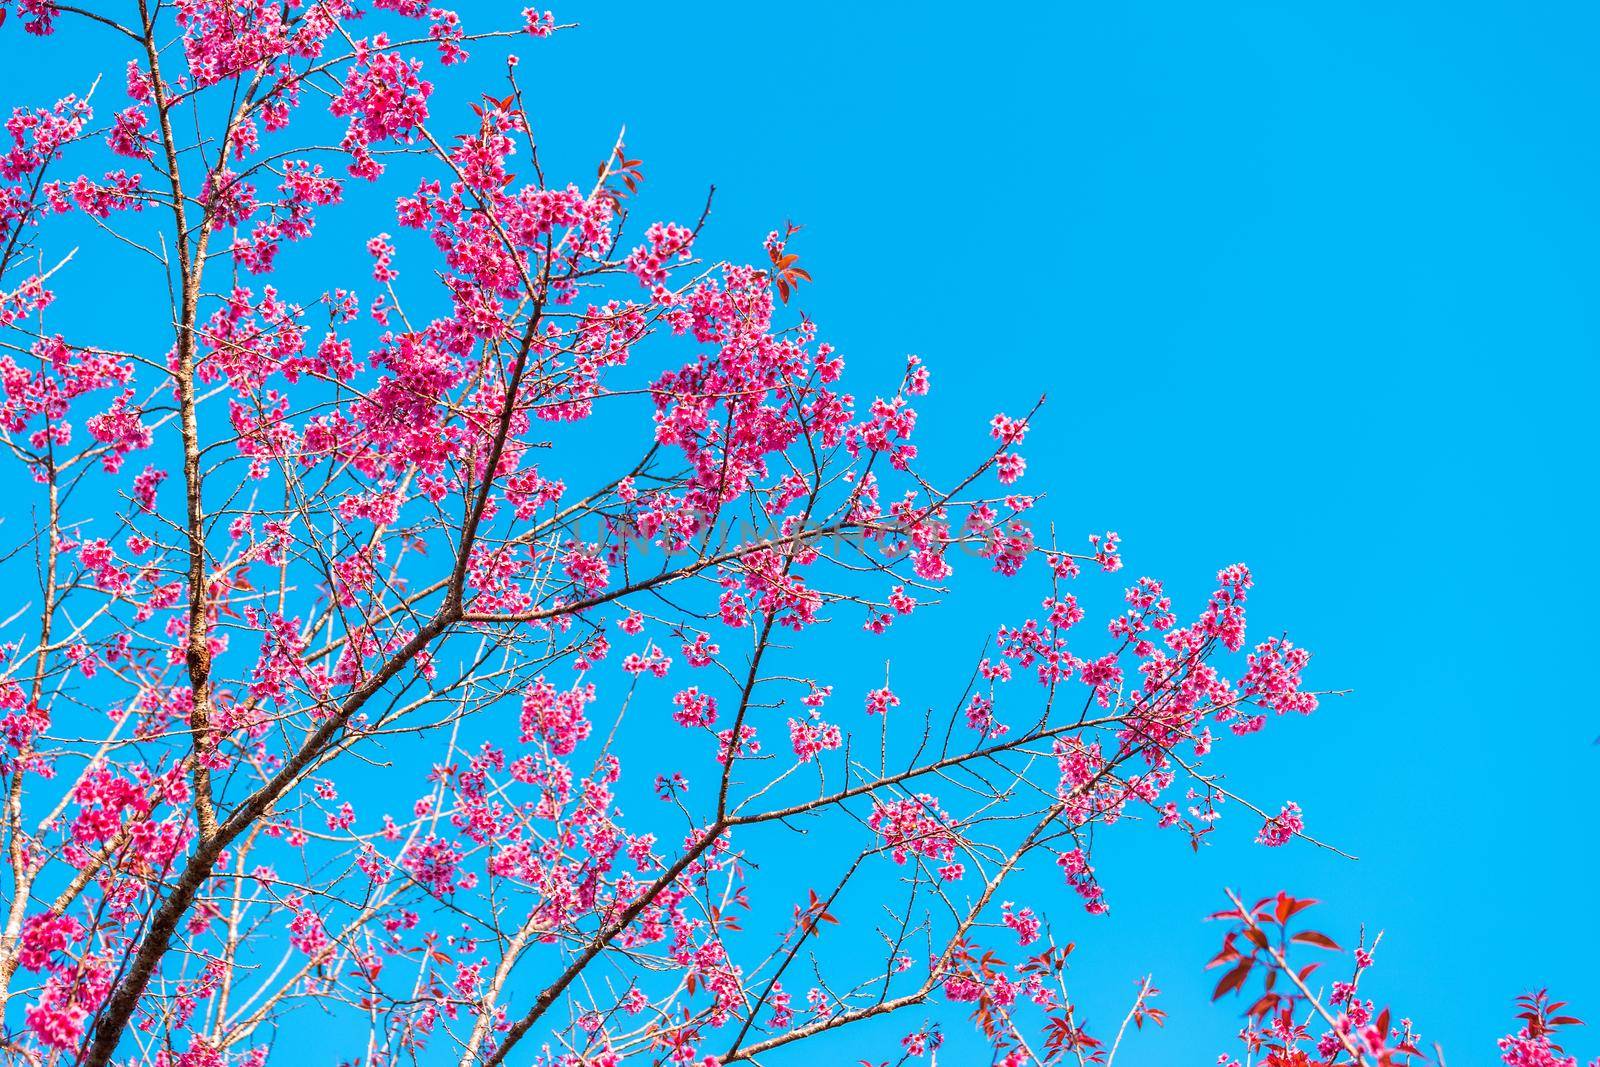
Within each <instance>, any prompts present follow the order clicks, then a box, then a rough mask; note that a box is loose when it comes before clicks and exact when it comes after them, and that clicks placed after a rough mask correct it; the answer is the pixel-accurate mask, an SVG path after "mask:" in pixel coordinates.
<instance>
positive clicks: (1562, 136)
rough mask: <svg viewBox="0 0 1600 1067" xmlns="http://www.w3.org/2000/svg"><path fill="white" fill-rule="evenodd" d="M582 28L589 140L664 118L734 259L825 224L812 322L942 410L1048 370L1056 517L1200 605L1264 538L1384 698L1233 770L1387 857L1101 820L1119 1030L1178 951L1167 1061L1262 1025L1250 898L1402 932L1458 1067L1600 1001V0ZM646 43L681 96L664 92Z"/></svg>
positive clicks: (1275, 576) (683, 169)
mask: <svg viewBox="0 0 1600 1067" xmlns="http://www.w3.org/2000/svg"><path fill="white" fill-rule="evenodd" d="M574 14H575V15H577V17H579V18H580V19H582V21H583V22H584V23H585V27H584V29H583V30H581V31H579V32H578V33H575V34H573V35H572V36H571V37H569V38H568V39H566V40H564V41H556V42H552V48H551V50H550V55H549V57H548V58H547V61H548V62H550V63H551V64H552V65H553V66H554V67H555V69H556V71H557V72H558V73H557V74H556V76H557V78H558V80H559V79H563V78H566V77H569V76H570V77H577V76H579V74H580V72H582V71H584V70H586V69H592V67H591V65H592V64H596V63H598V64H601V65H602V68H603V69H608V70H615V71H617V72H618V75H617V77H615V78H613V79H610V80H609V82H603V83H602V84H601V85H599V86H598V87H589V86H586V87H585V89H584V97H585V104H584V106H583V107H582V108H579V109H577V110H578V113H579V114H580V115H581V123H580V126H581V128H574V129H573V131H572V136H574V137H583V136H587V137H590V138H600V137H602V136H603V135H604V133H605V132H607V131H608V130H609V128H610V126H611V125H613V124H615V123H618V122H621V121H624V120H625V121H626V122H627V123H628V124H629V131H630V134H629V143H630V147H635V148H637V150H638V153H639V154H641V155H642V156H643V157H644V158H645V159H647V160H648V161H650V171H649V174H650V176H651V179H652V181H653V182H655V185H654V187H653V188H652V190H651V194H650V195H651V197H652V198H661V199H663V200H665V201H667V202H669V203H670V202H672V201H673V200H674V199H676V200H678V201H680V202H684V203H693V202H694V200H693V197H694V195H695V193H696V192H697V191H698V189H699V188H700V187H701V186H703V185H704V184H705V183H707V182H712V181H714V182H716V183H717V185H718V212H717V215H716V218H715V223H714V229H713V232H712V235H711V239H712V240H713V241H715V242H718V245H719V248H726V249H727V250H728V251H729V252H730V254H731V253H733V252H734V251H736V250H737V249H738V248H739V243H740V242H741V241H744V242H753V241H755V240H756V239H758V238H759V236H760V235H761V234H762V233H764V232H765V230H766V229H767V228H769V227H770V226H771V225H773V224H775V223H776V222H777V221H779V220H780V219H781V218H782V217H784V216H790V217H793V218H795V219H797V220H799V221H803V222H805V223H806V224H807V227H808V228H807V231H806V233H805V234H804V235H803V236H804V237H805V244H804V245H803V246H801V247H802V249H803V251H804V252H805V255H806V262H807V265H808V266H809V267H810V268H811V269H812V271H813V273H814V274H815V275H816V277H817V280H818V281H817V285H816V286H815V287H814V288H813V289H812V290H811V291H809V292H807V293H806V294H805V305H806V308H807V310H808V311H810V312H811V313H812V314H813V315H815V316H816V317H817V318H818V319H819V321H820V322H821V323H822V324H823V325H824V328H825V330H826V332H827V334H828V335H829V336H831V337H833V338H834V339H835V340H836V341H838V342H839V343H840V344H841V346H842V348H843V350H844V351H845V352H846V354H847V355H848V356H849V357H851V358H853V359H854V360H856V361H857V365H858V366H859V363H860V362H861V361H863V360H873V361H879V360H881V361H882V363H883V364H885V365H889V364H892V363H893V362H894V361H896V360H898V359H899V358H900V356H901V354H902V353H903V352H907V351H911V352H917V353H919V354H921V355H922V356H923V357H924V358H925V359H927V360H928V361H929V363H930V364H931V365H932V366H933V367H934V369H935V381H936V383H937V387H936V389H935V392H934V395H933V397H932V398H930V399H931V400H932V401H933V403H932V404H931V405H930V407H931V408H932V409H933V410H931V411H930V412H929V414H928V417H927V425H928V426H930V427H935V426H937V425H939V422H938V421H936V419H942V420H944V421H945V423H946V424H947V425H949V424H954V425H958V426H961V427H962V430H963V432H965V425H964V420H967V421H970V420H971V419H973V418H975V417H982V416H983V415H985V414H987V413H988V412H989V411H991V410H995V409H1002V408H1004V409H1013V410H1014V409H1015V408H1017V407H1019V406H1020V402H1019V397H1027V396H1030V395H1032V393H1034V392H1036V391H1038V390H1039V389H1041V388H1042V389H1044V390H1047V391H1048V392H1049V393H1050V396H1051V401H1050V404H1049V406H1048V408H1047V410H1046V413H1045V416H1044V417H1043V420H1042V423H1041V425H1040V428H1039V430H1038V431H1037V432H1036V434H1035V435H1034V436H1032V437H1031V438H1030V442H1029V443H1030V448H1029V449H1028V453H1029V457H1030V467H1029V481H1031V483H1032V486H1033V487H1034V488H1035V489H1039V488H1043V489H1046V490H1048V491H1049V492H1050V493H1051V494H1052V500H1051V502H1050V503H1049V505H1047V510H1048V514H1049V515H1050V517H1051V518H1052V519H1054V520H1055V522H1056V523H1057V524H1058V527H1060V528H1062V529H1065V530H1070V531H1073V532H1074V533H1076V532H1078V531H1083V532H1087V531H1089V530H1091V529H1099V528H1105V527H1108V526H1109V527H1112V528H1115V529H1118V530H1119V531H1120V532H1121V533H1122V534H1123V535H1124V538H1125V543H1126V545H1127V553H1128V557H1129V560H1130V568H1131V569H1132V570H1133V572H1134V573H1150V574H1154V575H1157V576H1161V577H1165V578H1167V579H1168V580H1169V581H1170V582H1171V583H1173V584H1174V585H1175V586H1176V587H1177V588H1179V589H1181V590H1184V591H1185V592H1187V593H1188V594H1189V601H1188V602H1189V603H1190V604H1193V603H1194V602H1195V600H1196V598H1198V597H1199V596H1200V595H1202V593H1203V587H1204V584H1205V582H1206V581H1207V580H1208V579H1209V578H1210V576H1211V574H1212V572H1214V571H1215V569H1216V568H1217V567H1218V566H1220V565H1222V564H1225V563H1228V562H1231V561H1233V560H1235V559H1240V560H1244V561H1247V562H1248V563H1250V564H1251V565H1252V567H1253V568H1254V569H1255V572H1256V576H1257V582H1258V586H1257V591H1256V593H1254V594H1253V595H1252V598H1251V601H1252V603H1251V606H1252V608H1253V609H1254V615H1253V619H1254V623H1255V626H1256V630H1255V633H1256V634H1257V636H1261V635H1263V634H1264V633H1270V632H1273V630H1275V629H1276V628H1277V627H1279V626H1284V627H1288V628H1290V629H1291V630H1292V634H1293V636H1294V637H1295V638H1296V639H1297V640H1300V641H1302V642H1303V643H1305V644H1307V645H1308V646H1310V647H1312V648H1313V649H1315V650H1316V651H1317V658H1316V660H1315V662H1314V668H1315V672H1314V673H1315V679H1316V681H1317V683H1318V684H1319V685H1323V686H1328V687H1349V688H1351V689H1353V690H1354V693H1353V694H1352V695H1351V696H1349V697H1347V698H1345V699H1343V700H1339V701H1330V702H1328V703H1327V704H1326V705H1325V707H1324V709H1323V711H1322V712H1321V713H1319V714H1318V715H1317V716H1315V717H1313V718H1311V719H1308V720H1304V721H1287V720H1285V721H1278V722H1274V723H1273V724H1271V728H1270V729H1269V731H1268V732H1267V734H1266V735H1265V736H1262V737H1259V738H1256V739H1253V740H1252V741H1250V742H1249V743H1248V744H1247V745H1244V746H1239V747H1236V748H1235V749H1234V751H1233V752H1232V753H1231V754H1230V756H1229V758H1228V761H1227V762H1228V763H1229V765H1230V766H1231V767H1232V768H1233V770H1234V773H1233V775H1232V778H1231V784H1232V785H1233V786H1235V787H1236V788H1239V789H1242V790H1245V791H1247V792H1248V793H1249V794H1250V795H1252V796H1254V797H1256V798H1257V799H1258V800H1260V801H1262V802H1263V804H1264V805H1265V804H1275V803H1277V802H1278V801H1281V800H1282V799H1294V800H1297V801H1299V802H1300V804H1301V805H1302V807H1303V808H1305V810H1306V812H1307V819H1308V823H1309V826H1310V828H1311V829H1312V830H1313V831H1314V832H1316V833H1318V834H1320V835H1323V836H1325V837H1327V838H1329V839H1331V840H1334V841H1336V842H1338V843H1339V844H1341V845H1342V846H1344V847H1346V848H1347V849H1348V850H1349V851H1351V852H1354V853H1356V854H1358V855H1360V856H1361V860H1360V861H1359V862H1358V863H1349V862H1347V861H1343V860H1339V859H1337V858H1336V857H1332V856H1329V855H1327V854H1326V853H1319V852H1316V851H1314V850H1312V849H1309V848H1306V847H1303V846H1301V847H1290V848H1285V849H1281V850H1270V851H1269V850H1265V849H1261V848H1259V847H1256V846H1253V845H1251V844H1250V843H1249V840H1248V839H1249V836H1250V833H1251V832H1252V830H1253V821H1252V820H1250V819H1248V818H1247V817H1236V818H1235V820H1234V821H1233V822H1232V824H1231V827H1230V828H1229V829H1227V830H1224V831H1222V832H1220V833H1219V834H1217V835H1214V837H1216V838H1221V839H1222V840H1220V841H1218V842H1217V844H1216V845H1215V847H1213V848H1211V849H1209V850H1207V851H1206V852H1205V853H1203V854H1201V855H1200V856H1197V857H1196V856H1191V855H1189V854H1188V850H1187V849H1186V848H1184V847H1182V846H1181V843H1180V842H1176V841H1174V840H1172V839H1170V838H1166V837H1158V836H1157V835H1155V834H1150V833H1143V832H1141V831H1140V830H1138V829H1133V831H1132V832H1131V833H1126V834H1124V833H1107V834H1104V835H1102V837H1101V838H1100V840H1099V842H1098V848H1099V849H1100V850H1101V852H1100V856H1101V859H1100V864H1099V865H1100V870H1101V871H1102V872H1103V873H1104V875H1105V879H1106V883H1107V887H1108V892H1109V895H1110V897H1111V900H1112V904H1113V907H1114V909H1115V910H1114V914H1113V915H1112V916H1111V917H1109V918H1108V919H1107V920H1105V921H1104V922H1103V923H1102V924H1100V925H1099V926H1098V927H1096V926H1093V925H1089V924H1086V923H1085V924H1081V925H1080V928H1079V929H1071V930H1068V931H1067V933H1068V934H1069V935H1070V936H1074V937H1075V938H1076V939H1077V940H1078V941H1079V943H1080V946H1081V947H1080V951H1079V956H1078V962H1077V964H1076V967H1075V974H1076V983H1077V985H1076V988H1078V989H1079V990H1080V991H1082V992H1083V994H1084V995H1085V997H1086V998H1087V999H1089V1002H1090V1005H1091V1007H1090V1013H1089V1017H1090V1019H1091V1021H1095V1020H1097V1019H1098V1020H1099V1021H1100V1022H1101V1023H1102V1024H1107V1023H1109V1022H1110V1021H1111V1019H1110V1016H1111V1015H1112V1014H1113V1013H1120V1010H1121V1006H1122V1005H1124V1004H1125V1001H1126V998H1127V996H1128V995H1129V994H1130V993H1131V988H1132V987H1131V982H1132V980H1133V979H1134V977H1135V976H1136V975H1137V974H1139V973H1141V968H1143V967H1154V968H1155V969H1156V977H1157V981H1158V984H1160V985H1161V986H1162V987H1163V988H1164V989H1166V990H1167V991H1168V997H1167V1000H1168V1003H1167V1004H1166V1007H1167V1008H1169V1009H1170V1010H1172V1011H1173V1013H1174V1017H1173V1019H1172V1021H1171V1023H1170V1025H1169V1028H1168V1030H1167V1032H1166V1033H1165V1034H1162V1035H1157V1036H1146V1037H1143V1038H1142V1039H1141V1040H1140V1041H1139V1042H1138V1043H1137V1044H1136V1045H1135V1046H1134V1047H1133V1048H1131V1049H1126V1050H1125V1051H1124V1054H1125V1055H1126V1056H1127V1059H1126V1063H1127V1064H1128V1065H1129V1067H1138V1065H1152V1067H1154V1065H1168V1064H1176V1063H1210V1062H1211V1061H1212V1057H1213V1056H1214V1054H1215V1052H1216V1051H1219V1050H1221V1049H1223V1048H1226V1047H1228V1042H1229V1039H1230V1038H1231V1035H1232V1034H1233V1033H1234V1032H1235V1031H1236V1029H1237V1026H1238V1019H1237V1016H1236V1015H1234V1014H1233V1013H1232V1010H1231V1009H1230V1010H1224V1009H1223V1007H1222V1006H1218V1007H1216V1008H1208V1007H1206V1005H1205V999H1206V995H1207V994H1208V992H1209V988H1210V982H1211V981H1212V980H1213V979H1214V978H1215V975H1203V974H1202V973H1201V972H1200V966H1201V964H1202V963H1203V961H1204V960H1205V959H1206V958H1207V957H1208V955H1209V953H1210V951H1211V950H1212V949H1213V946H1214V942H1215V940H1216V938H1217V934H1218V932H1217V931H1216V930H1215V929H1214V928H1211V927H1209V926H1207V925H1206V924H1203V923H1201V922H1200V921H1199V917H1200V916H1201V915H1202V914H1203V913H1205V912H1206V911H1208V910H1210V908H1211V906H1212V905H1213V904H1215V903H1217V902H1218V901H1219V900H1220V892H1221V889H1222V887H1223V886H1224V885H1232V886H1235V887H1237V888H1239V889H1240V890H1241V891H1244V892H1246V893H1263V894H1264V893H1267V892H1270V891H1272V890H1275V889H1277V888H1279V887H1283V888H1288V889H1290V890H1291V891H1294V892H1297V893H1299V894H1302V895H1314V896H1318V897H1321V898H1323V899H1324V900H1326V901H1327V902H1328V903H1327V904H1326V905H1325V906H1324V908H1323V909H1322V910H1323V911H1324V912H1325V913H1326V914H1325V915H1324V917H1323V925H1324V928H1326V929H1329V930H1330V932H1336V933H1338V934H1340V935H1344V934H1347V933H1351V932H1353V930H1354V927H1355V925H1356V924H1357V923H1359V922H1360V921H1362V920H1365V921H1367V922H1368V923H1370V924H1373V925H1375V926H1379V927H1383V928H1385V929H1386V930H1387V931H1388V933H1387V935H1386V937H1385V941H1384V950H1383V952H1382V953H1381V958H1380V968H1379V970H1377V971H1375V972H1374V974H1373V979H1374V981H1373V984H1372V986H1371V987H1370V988H1371V990H1372V991H1373V992H1374V994H1375V995H1378V996H1386V995H1387V996H1391V997H1392V998H1393V1001H1394V1005H1395V1008H1396V1013H1397V1015H1399V1014H1404V1015H1409V1016H1411V1017H1412V1018H1413V1019H1415V1020H1416V1021H1417V1024H1418V1026H1419V1027H1420V1029H1421V1030H1422V1032H1423V1033H1424V1035H1426V1036H1427V1037H1429V1038H1430V1039H1438V1040H1440V1041H1442V1042H1444V1044H1445V1048H1446V1052H1447V1053H1451V1055H1450V1061H1451V1062H1452V1063H1473V1062H1478V1063H1481V1062H1485V1061H1486V1060H1488V1059H1490V1058H1492V1056H1493V1046H1492V1040H1493V1038H1494V1037H1495V1036H1496V1035H1497V1034H1499V1033H1502V1032H1504V1030H1505V1028H1506V1024H1507V1022H1508V1021H1509V1014H1510V1003H1511V1000H1512V998H1513V997H1514V996H1515V995H1516V994H1517V993H1519V992H1521V991H1522V990H1524V989H1526V988H1528V987H1530V986H1534V985H1537V984H1542V983H1548V984H1550V985H1551V986H1552V987H1553V988H1554V989H1555V990H1556V991H1557V992H1559V993H1560V994H1562V995H1564V996H1567V997H1569V998H1571V999H1572V1000H1573V1001H1574V1007H1575V1008H1576V1009H1578V1013H1579V1014H1580V1015H1584V1016H1586V1017H1593V1018H1595V1019H1600V979H1597V978H1596V977H1595V968H1594V961H1595V959H1596V958H1597V956H1600V918H1597V913H1596V910H1595V902H1596V899H1597V895H1596V888H1595V883H1596V877H1597V874H1600V831H1597V830H1596V820H1595V812H1596V788H1595V787H1596V784H1597V783H1600V748H1596V747H1594V746H1593V741H1594V739H1595V737H1596V736H1597V735H1600V707H1597V701H1596V699H1595V697H1594V695H1593V693H1592V692H1591V691H1590V690H1588V689H1587V688H1585V686H1586V684H1587V683H1586V681H1585V680H1586V679H1588V678H1590V677H1592V676H1593V675H1594V673H1595V668H1596V666H1597V663H1596V655H1595V651H1594V649H1595V645H1594V624H1593V622H1592V617H1591V615H1590V607H1589V605H1591V604H1592V603H1593V602H1594V600H1595V596H1596V592H1597V590H1596V577H1595V568H1594V565H1593V562H1592V552H1593V544H1594V541H1595V538H1594V521H1595V515H1596V510H1595V503H1594V485H1595V478H1594V463H1595V458H1596V449H1595V447H1594V444H1593V434H1594V427H1595V424H1596V418H1595V401H1596V384H1597V383H1596V355H1597V345H1600V332H1597V327H1600V320H1597V316H1596V308H1597V306H1600V305H1597V302H1596V293H1597V291H1600V254H1597V250H1600V188H1597V181H1596V178H1597V162H1600V158H1597V154H1600V140H1597V137H1596V134H1595V116H1596V114H1597V113H1600V65H1597V64H1596V63H1595V62H1594V42H1595V41H1596V40H1597V39H1600V11H1597V10H1596V9H1595V8H1593V7H1592V6H1589V5H1581V4H1548V5H1544V4H1541V5H1527V4H1508V3H1503V4H1478V3H1452V4H1444V3H1408V4H1400V5H1396V4H1378V3H1352V4H1341V5H1335V6H1327V5H1292V4H1278V3H1259V4H1252V3H1231V2H1230V3H1219V4H1203V5H1202V4H1188V3H1137V4H1084V3H1063V4H1006V3H989V4H959V5H958V4H943V3H925V4H916V5H909V4H899V3H883V4H847V5H840V4H806V5H771V6H767V5H748V4H734V3H706V4H697V5H694V6H693V7H692V8H690V7H683V6H679V5H621V6H613V5H592V9H590V10H579V11H576V12H574ZM649 57H655V58H653V59H652V58H649ZM652 62H661V63H664V64H665V65H666V66H667V67H668V68H669V69H671V70H672V71H673V75H672V77H671V78H670V80H669V83H670V85H671V88H670V89H669V90H668V91H666V92H665V93H663V94H660V95H658V96H657V95H646V96H640V95H639V94H637V93H636V92H633V91H632V90H631V86H632V85H633V78H632V77H631V76H630V75H629V74H628V71H629V70H630V69H631V68H632V67H634V66H635V64H639V63H652ZM786 84H792V85H794V86H796V88H795V89H794V90H793V91H785V89H784V88H783V86H784V85H786ZM706 101H712V103H711V105H710V106H707V104H706ZM563 132H564V133H565V132H566V123H565V121H563ZM654 202H660V201H654ZM997 370H998V373H997ZM936 432H937V431H936ZM1011 595H1013V596H1017V597H1020V596H1021V592H1020V591H1017V592H1016V593H1014V594H1011ZM974 606H975V607H978V609H979V610H980V611H983V610H984V609H983V607H982V606H979V605H974ZM1238 814H1239V815H1240V816H1242V813H1238ZM1119 829H1121V828H1119ZM1592 1044H1593V1039H1592V1038H1591V1039H1590V1040H1589V1041H1585V1042H1583V1043H1582V1047H1585V1048H1587V1047H1589V1046H1590V1045H1592Z"/></svg>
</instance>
